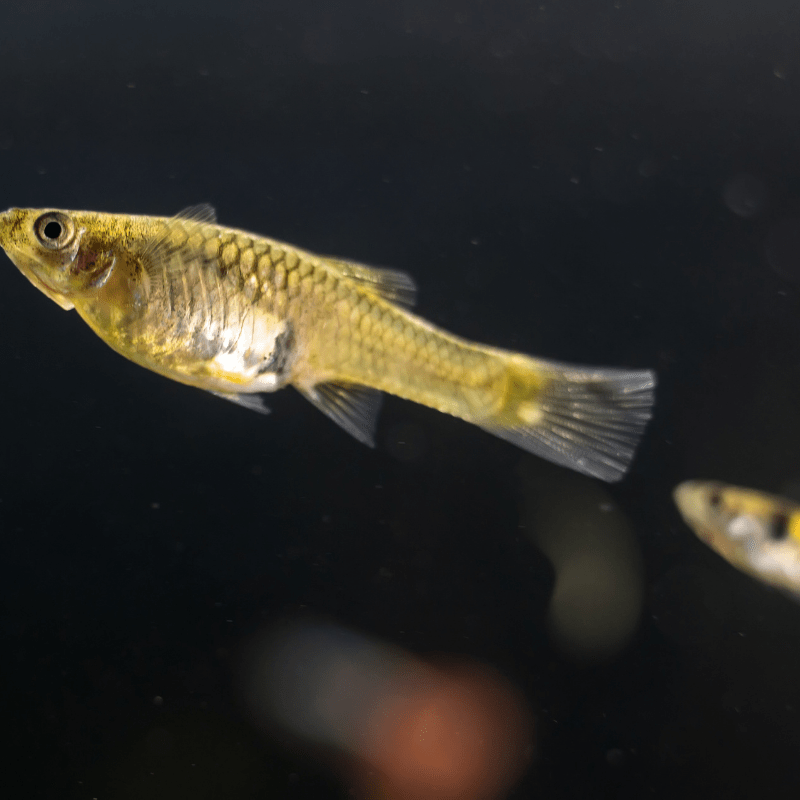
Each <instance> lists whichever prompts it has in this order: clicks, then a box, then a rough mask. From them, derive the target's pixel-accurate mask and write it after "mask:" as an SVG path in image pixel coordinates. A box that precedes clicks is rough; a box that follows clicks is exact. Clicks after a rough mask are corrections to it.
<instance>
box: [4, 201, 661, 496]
mask: <svg viewBox="0 0 800 800" xmlns="http://www.w3.org/2000/svg"><path fill="white" fill-rule="evenodd" d="M0 245H2V246H3V248H4V249H5V250H6V252H7V254H8V255H9V257H10V258H11V260H12V261H14V263H15V264H16V265H17V267H18V268H19V269H20V270H21V271H22V272H23V274H25V275H26V277H28V279H29V280H31V282H32V283H34V285H36V286H37V287H38V288H39V289H40V290H42V291H43V292H44V293H45V294H47V296H48V297H50V298H51V299H52V300H54V301H55V302H56V303H58V304H59V305H60V306H61V307H62V308H65V309H69V308H73V307H74V308H75V309H76V310H77V311H78V313H79V314H80V315H81V316H82V317H83V319H84V320H86V322H87V323H88V324H89V325H90V326H91V328H92V329H93V330H94V331H95V332H96V333H97V334H98V335H99V336H100V337H101V338H102V339H103V340H104V341H106V342H107V343H108V344H109V345H110V346H111V347H113V348H114V349H115V350H117V351H118V352H119V353H121V354H122V355H124V356H126V357H127V358H129V359H131V360H133V361H135V362H136V363H139V364H141V365H142V366H145V367H147V368H148V369H151V370H153V371H155V372H158V373H160V374H162V375H165V376H166V377H169V378H172V379H173V380H177V381H180V382H182V383H186V384H189V385H192V386H196V387H198V388H201V389H205V390H207V391H211V392H214V393H215V394H219V395H221V396H223V397H226V398H227V399H229V400H233V401H234V402H237V403H240V404H242V405H245V406H248V407H251V408H255V409H259V408H262V409H263V407H261V405H260V399H258V398H257V397H255V396H254V395H256V394H257V393H262V392H268V391H274V390H276V389H279V388H281V387H283V386H286V385H293V386H294V387H295V388H297V389H298V390H299V391H300V392H301V393H302V394H303V395H305V396H306V397H307V398H308V399H309V400H310V401H311V402H312V403H314V404H315V405H316V406H317V407H318V408H319V409H320V410H322V411H323V412H324V413H325V414H327V415H328V416H329V417H331V418H332V419H334V420H335V421H336V422H337V423H338V424H340V425H341V426H342V427H343V428H345V430H347V431H348V432H350V433H351V434H352V435H354V436H355V437H356V438H358V439H359V440H361V441H363V442H365V443H367V444H372V442H373V435H374V428H375V424H376V419H377V412H378V408H379V399H380V393H381V392H389V393H391V394H394V395H398V396H400V397H403V398H406V399H409V400H412V401H414V402H417V403H422V404H424V405H427V406H430V407H432V408H435V409H437V410H439V411H443V412H446V413H448V414H452V415H454V416H457V417H460V418H462V419H465V420H467V421H469V422H472V423H474V424H476V425H479V426H481V427H482V428H484V429H485V430H488V431H489V432H491V433H493V434H495V435H498V436H501V437H503V438H505V439H508V440H509V441H511V442H513V443H514V444H516V445H518V446H520V447H523V448H524V449H526V450H529V451H530V452H534V453H536V454H538V455H541V456H543V457H545V458H548V459H550V460H551V461H554V462H556V463H559V464H562V465H565V466H569V467H571V468H573V469H577V470H579V471H581V472H585V473H587V474H590V475H593V476H595V477H599V478H602V479H604V480H618V479H619V478H621V477H622V475H623V474H624V473H625V471H626V469H627V467H628V464H629V462H630V460H631V459H632V457H633V454H634V450H635V447H636V444H637V442H638V439H639V437H640V436H641V433H642V431H643V429H644V427H645V425H646V423H647V420H648V419H649V418H650V416H651V406H652V403H653V389H654V385H655V378H654V375H653V373H651V372H649V371H627V370H615V369H593V368H584V367H574V366H569V365H565V364H558V363H556V362H549V361H544V360H539V359H533V358H530V357H528V356H525V355H522V354H519V353H512V352H508V351H504V350H500V349H497V348H491V347H486V346H483V345H479V344H476V343H474V342H470V341H467V340H465V339H462V338H459V337H457V336H454V335H452V334H449V333H447V332H445V331H443V330H441V329H439V328H437V327H435V326H434V325H431V324H430V323H428V322H426V321H425V320H423V319H421V318H420V317H418V316H416V315H414V314H413V313H412V312H411V311H409V308H408V307H409V306H410V305H411V304H412V303H413V300H414V294H415V287H414V284H413V281H412V280H411V279H410V278H409V277H408V276H407V275H406V274H405V273H402V272H398V271H394V270H380V269H374V268H370V267H366V266H364V265H361V264H357V263H354V262H349V261H344V260H341V259H334V258H327V257H324V256H318V255H314V254H312V253H308V252H306V251H303V250H300V249H298V248H295V247H293V246H291V245H287V244H284V243H281V242H277V241H274V240H271V239H268V238H265V237H261V236H256V235H253V234H249V233H245V232H243V231H238V230H233V229H230V228H226V227H223V226H220V225H218V224H217V223H216V220H215V217H214V213H213V210H212V209H211V208H210V207H209V206H198V207H195V208H192V209H187V210H186V211H185V212H183V213H182V214H180V215H178V216H177V217H175V218H171V219H167V218H159V217H146V216H132V215H121V214H119V215H118V214H103V213H95V212H72V211H58V210H52V211H47V210H36V209H23V210H20V209H10V210H9V211H7V212H5V213H4V214H2V215H0ZM264 410H265V409H264Z"/></svg>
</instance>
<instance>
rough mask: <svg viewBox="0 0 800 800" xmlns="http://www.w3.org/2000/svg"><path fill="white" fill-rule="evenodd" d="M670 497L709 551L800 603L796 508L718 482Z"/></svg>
mask: <svg viewBox="0 0 800 800" xmlns="http://www.w3.org/2000/svg"><path fill="white" fill-rule="evenodd" d="M673 497H674V499H675V503H676V505H677V506H678V510H679V511H680V513H681V515H682V516H683V519H684V520H685V522H686V524H687V525H688V526H689V527H690V528H692V529H693V530H694V532H695V533H696V534H697V536H698V537H699V538H700V539H702V541H704V542H705V543H706V544H707V545H708V546H709V547H710V548H711V549H712V550H715V551H716V552H717V553H719V555H721V556H722V557H723V558H724V559H726V560H727V561H728V562H730V563H731V564H732V565H733V566H734V567H736V568H737V569H739V570H741V571H742V572H744V573H746V574H747V575H749V576H750V577H752V578H756V579H757V580H759V581H762V582H764V583H767V584H770V585H771V586H775V587H777V588H780V589H783V590H786V591H788V592H790V593H791V594H793V595H795V596H797V597H800V504H798V503H794V502H792V501H791V500H787V499H786V498H784V497H779V496H778V495H772V494H766V493H765V492H759V491H756V490H755V489H743V488H741V487H739V486H731V485H729V484H725V483H720V482H718V481H686V482H684V483H681V484H679V485H678V486H677V487H676V488H675V490H674V493H673Z"/></svg>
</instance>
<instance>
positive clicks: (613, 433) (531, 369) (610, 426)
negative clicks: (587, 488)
mask: <svg viewBox="0 0 800 800" xmlns="http://www.w3.org/2000/svg"><path fill="white" fill-rule="evenodd" d="M506 358H507V363H508V382H507V391H506V398H505V402H504V403H503V406H502V408H501V410H500V411H499V412H498V413H497V414H496V415H495V416H494V417H493V419H491V420H490V421H487V422H483V421H481V422H480V423H478V424H480V426H481V427H482V428H483V429H484V430H486V431H488V432H489V433H493V434H494V435H495V436H500V437H501V438H503V439H507V440H508V441H509V442H512V443H513V444H515V445H517V447H521V448H522V449H523V450H527V451H529V452H531V453H535V454H536V455H537V456H541V457H542V458H546V459H548V460H549V461H553V462H555V463H556V464H561V465H563V466H565V467H570V468H571V469H574V470H577V471H578V472H583V473H586V474H587V475H591V476H592V477H595V478H600V479H601V480H604V481H609V482H613V481H618V480H620V479H621V478H622V477H623V476H624V475H625V472H626V471H627V469H628V466H629V465H630V462H631V460H632V459H633V455H634V452H635V450H636V445H637V444H638V442H639V439H640V438H641V435H642V433H643V431H644V428H645V426H646V425H647V421H648V420H649V419H650V417H651V416H652V406H653V401H654V399H655V398H654V391H653V390H654V388H655V385H656V378H655V374H654V373H653V372H650V371H649V370H641V371H629V370H622V369H592V368H591V367H575V366H571V365H569V364H559V363H556V362H550V361H540V360H538V359H533V358H528V357H527V356H522V355H518V354H513V355H508V356H506Z"/></svg>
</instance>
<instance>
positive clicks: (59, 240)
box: [34, 212, 75, 250]
mask: <svg viewBox="0 0 800 800" xmlns="http://www.w3.org/2000/svg"><path fill="white" fill-rule="evenodd" d="M34 230H35V232H36V238H37V239H38V240H39V242H41V244H43V245H44V246H45V247H48V248H50V249H52V250H58V249H60V248H62V247H64V246H65V245H67V244H69V243H70V242H71V241H72V237H73V236H74V235H75V225H74V224H73V223H72V220H71V219H70V218H69V217H68V216H67V215H66V214H59V213H56V212H48V213H47V214H42V216H41V217H39V219H37V220H36V222H35V223H34Z"/></svg>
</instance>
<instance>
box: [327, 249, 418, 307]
mask: <svg viewBox="0 0 800 800" xmlns="http://www.w3.org/2000/svg"><path fill="white" fill-rule="evenodd" d="M325 262H326V263H327V264H329V265H330V266H332V267H334V269H335V270H336V271H337V272H338V273H339V274H340V275H343V276H344V277H346V278H350V280H352V281H355V282H356V283H358V284H361V285H362V286H366V287H367V288H369V289H372V291H373V292H375V293H376V294H378V295H380V296H381V297H383V298H384V299H385V300H390V301H391V302H393V303H397V304H398V305H401V306H404V307H405V308H413V306H414V303H416V301H417V285H416V283H414V279H413V278H412V277H411V276H410V275H409V274H408V273H407V272H403V271H402V270H399V269H386V268H385V267H368V266H367V265H366V264H358V263H356V262H355V261H345V260H343V259H340V258H330V257H328V256H326V257H325Z"/></svg>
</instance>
